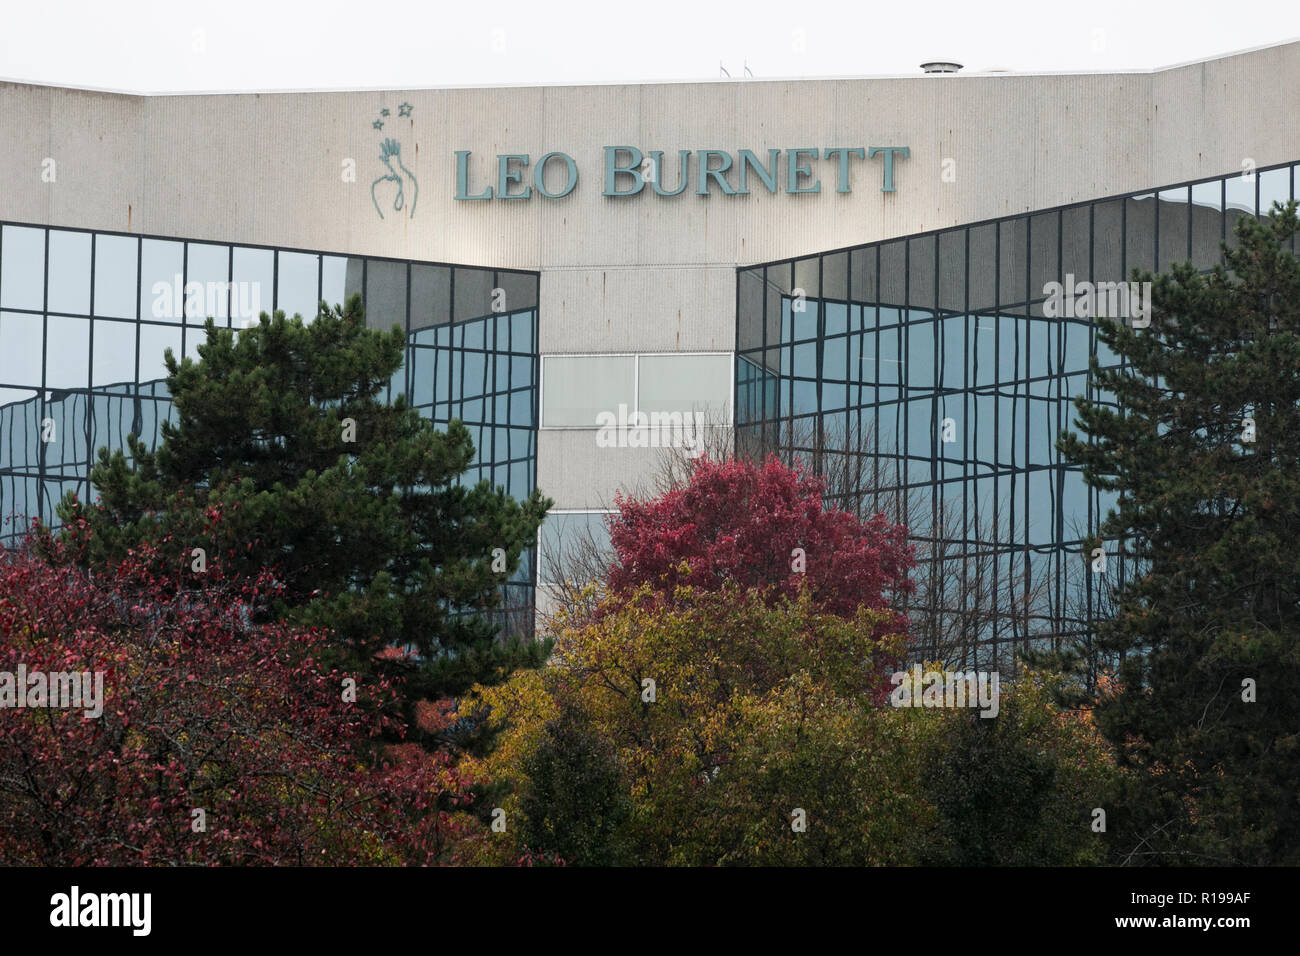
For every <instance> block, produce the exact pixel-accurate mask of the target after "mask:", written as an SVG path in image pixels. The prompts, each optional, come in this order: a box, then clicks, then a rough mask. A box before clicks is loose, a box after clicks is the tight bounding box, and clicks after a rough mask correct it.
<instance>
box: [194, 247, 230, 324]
mask: <svg viewBox="0 0 1300 956" xmlns="http://www.w3.org/2000/svg"><path fill="white" fill-rule="evenodd" d="M186 257H187V258H186V261H185V281H186V285H189V283H191V282H197V283H199V284H200V285H201V286H202V295H203V300H202V308H201V309H188V310H186V315H185V319H186V321H187V322H188V323H190V324H192V325H202V324H203V321H204V319H206V318H208V317H209V316H211V317H212V318H213V319H215V320H216V323H217V325H219V326H223V327H224V326H229V324H230V320H229V317H230V290H229V288H228V285H227V283H228V282H229V281H230V247H229V246H213V245H208V244H206V243H200V242H191V243H189V244H188V248H187V249H186ZM196 304H197V303H196Z"/></svg>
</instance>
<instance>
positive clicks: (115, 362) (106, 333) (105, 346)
mask: <svg viewBox="0 0 1300 956" xmlns="http://www.w3.org/2000/svg"><path fill="white" fill-rule="evenodd" d="M91 381H92V384H94V385H97V386H103V385H120V384H124V383H127V382H134V381H135V323H134V322H105V321H98V322H96V323H95V355H94V366H93V378H92V380H91Z"/></svg>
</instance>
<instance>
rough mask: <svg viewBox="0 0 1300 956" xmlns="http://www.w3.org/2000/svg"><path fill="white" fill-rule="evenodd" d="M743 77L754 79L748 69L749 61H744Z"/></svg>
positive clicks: (752, 72) (751, 71)
mask: <svg viewBox="0 0 1300 956" xmlns="http://www.w3.org/2000/svg"><path fill="white" fill-rule="evenodd" d="M745 75H746V76H747V77H749V78H750V79H751V80H752V79H753V78H754V71H753V70H751V69H750V68H749V61H748V60H746V61H745Z"/></svg>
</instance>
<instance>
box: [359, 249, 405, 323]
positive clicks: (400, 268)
mask: <svg viewBox="0 0 1300 956" xmlns="http://www.w3.org/2000/svg"><path fill="white" fill-rule="evenodd" d="M366 325H367V327H369V328H372V329H382V330H383V331H385V332H388V331H390V330H391V329H392V327H393V326H394V325H397V326H399V327H400V328H401V329H402V330H403V333H405V330H406V263H405V262H386V261H384V260H382V259H371V260H370V261H369V262H368V263H367V264H366Z"/></svg>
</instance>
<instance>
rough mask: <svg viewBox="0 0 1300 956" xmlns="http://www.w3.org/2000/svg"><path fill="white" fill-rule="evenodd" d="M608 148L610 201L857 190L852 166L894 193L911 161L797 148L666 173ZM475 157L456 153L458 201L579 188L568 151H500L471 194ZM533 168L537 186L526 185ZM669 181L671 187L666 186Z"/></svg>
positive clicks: (686, 156) (714, 154)
mask: <svg viewBox="0 0 1300 956" xmlns="http://www.w3.org/2000/svg"><path fill="white" fill-rule="evenodd" d="M604 150H605V180H604V185H605V188H604V191H603V192H602V193H601V195H602V196H608V197H610V198H612V199H621V198H626V197H628V196H635V195H637V194H638V193H640V192H641V191H642V190H644V189H645V187H646V186H647V185H649V186H650V187H651V189H652V190H653V192H654V194H655V195H656V196H679V195H681V194H682V193H683V192H685V191H686V190H687V189H688V188H689V187H691V186H694V194H695V195H696V196H709V195H712V194H714V193H716V194H718V195H722V196H746V195H749V192H750V186H751V184H752V185H753V187H754V190H755V191H757V190H759V189H766V190H767V191H768V192H769V193H778V192H784V193H789V194H791V195H806V194H810V193H819V192H821V191H822V181H821V174H822V172H823V171H824V172H825V173H826V174H827V175H830V174H831V171H832V170H833V171H834V178H835V191H836V192H837V193H847V192H852V175H853V172H854V160H857V161H859V162H861V163H872V164H873V165H876V166H878V167H879V173H880V191H881V192H885V193H892V192H893V191H894V162H895V156H897V157H898V158H900V159H907V158H908V156H910V155H911V150H909V149H908V147H906V146H866V147H864V146H855V147H848V146H834V147H830V148H827V149H817V148H815V147H798V148H795V149H769V150H767V158H766V161H764V160H763V159H761V158H759V156H758V155H756V154H755V153H754V152H752V151H751V150H748V149H742V150H739V151H738V152H737V153H736V155H735V156H733V155H732V154H731V153H730V152H728V151H727V150H723V149H679V150H678V151H677V163H676V166H677V169H676V170H666V169H665V163H664V151H663V150H661V149H655V150H650V151H648V152H644V153H643V152H642V151H641V150H639V149H637V148H636V147H635V146H606V147H605V148H604ZM471 155H472V154H471V152H470V150H468V149H462V150H457V151H456V198H457V199H460V200H476V199H483V200H490V199H530V198H532V195H533V193H534V191H535V192H536V193H537V194H538V195H539V196H541V197H543V198H545V199H562V198H564V197H565V196H567V195H569V193H571V192H573V190H574V189H575V188H577V185H578V164H577V162H575V161H574V159H573V157H572V156H570V155H569V154H568V153H561V152H550V153H547V154H546V155H544V156H542V158H541V159H539V160H538V161H537V162H536V164H532V163H531V158H530V156H529V154H527V153H498V154H497V157H496V177H495V183H493V182H491V181H488V182H486V183H484V184H483V186H482V188H479V189H478V190H477V191H474V190H475V186H474V185H471V183H470V180H471V178H472V177H471V169H470V156H471ZM828 160H829V161H831V162H830V163H827V162H826V161H828ZM819 163H820V166H819V165H818V164H819ZM530 165H532V175H531V177H529V178H531V180H532V182H531V183H527V182H526V181H525V175H527V173H528V170H529V166H530ZM821 167H825V169H824V170H823V169H822V168H821ZM665 180H670V181H671V182H672V186H671V187H669V186H666V185H665Z"/></svg>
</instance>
